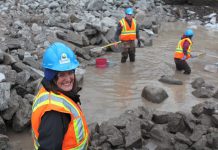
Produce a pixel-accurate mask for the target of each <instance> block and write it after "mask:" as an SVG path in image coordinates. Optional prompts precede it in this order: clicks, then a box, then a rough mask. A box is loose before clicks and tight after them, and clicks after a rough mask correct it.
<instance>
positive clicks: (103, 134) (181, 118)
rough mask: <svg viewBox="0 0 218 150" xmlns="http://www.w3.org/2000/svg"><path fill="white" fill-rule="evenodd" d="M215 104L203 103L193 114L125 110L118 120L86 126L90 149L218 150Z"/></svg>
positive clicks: (142, 108)
mask: <svg viewBox="0 0 218 150" xmlns="http://www.w3.org/2000/svg"><path fill="white" fill-rule="evenodd" d="M217 113H218V104H217V103H214V102H208V101H206V102H203V103H200V104H198V105H196V106H194V107H193V108H192V114H190V113H189V114H186V113H182V112H176V113H172V112H163V111H155V110H151V109H148V108H145V107H138V108H137V109H134V110H127V111H126V112H124V113H123V114H121V115H120V116H119V117H117V118H112V119H110V120H108V121H105V122H103V123H101V124H100V125H99V124H98V123H93V124H90V125H89V130H90V134H91V137H90V139H91V142H90V147H89V149H90V150H100V149H103V150H110V149H117V150H118V149H119V150H133V149H134V150H159V149H160V150H203V149H204V150H205V149H207V150H214V149H218V142H217V141H218V114H217Z"/></svg>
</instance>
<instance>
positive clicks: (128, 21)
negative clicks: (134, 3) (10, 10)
mask: <svg viewBox="0 0 218 150" xmlns="http://www.w3.org/2000/svg"><path fill="white" fill-rule="evenodd" d="M125 19H126V18H125ZM126 21H127V23H128V25H129V26H130V27H131V25H132V20H128V19H126ZM121 32H122V26H121V24H120V23H118V26H117V30H116V33H115V37H114V40H115V41H119V36H120V34H121ZM139 37H140V36H139V26H138V24H136V38H137V39H139Z"/></svg>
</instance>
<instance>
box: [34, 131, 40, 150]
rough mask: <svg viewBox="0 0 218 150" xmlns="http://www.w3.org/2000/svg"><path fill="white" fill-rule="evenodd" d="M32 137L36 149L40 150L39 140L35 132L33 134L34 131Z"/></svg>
mask: <svg viewBox="0 0 218 150" xmlns="http://www.w3.org/2000/svg"><path fill="white" fill-rule="evenodd" d="M32 136H33V139H34V140H33V142H34V148H35V150H38V149H39V142H38V139H37V138H36V136H35V134H34V132H33V130H32Z"/></svg>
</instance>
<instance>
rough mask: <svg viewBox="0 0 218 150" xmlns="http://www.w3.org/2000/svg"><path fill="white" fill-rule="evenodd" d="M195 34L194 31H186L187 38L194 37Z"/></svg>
mask: <svg viewBox="0 0 218 150" xmlns="http://www.w3.org/2000/svg"><path fill="white" fill-rule="evenodd" d="M193 35H194V32H193V31H192V29H188V30H186V31H185V36H193Z"/></svg>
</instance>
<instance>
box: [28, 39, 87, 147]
mask: <svg viewBox="0 0 218 150" xmlns="http://www.w3.org/2000/svg"><path fill="white" fill-rule="evenodd" d="M42 66H43V68H44V78H43V80H42V82H41V84H42V87H41V89H40V90H39V92H38V94H37V95H36V97H35V99H34V102H33V106H32V117H31V124H32V133H33V141H34V147H35V149H36V150H69V149H79V150H86V149H87V147H88V127H87V123H86V119H85V116H84V114H83V112H82V110H81V108H80V100H79V95H77V91H76V76H75V69H76V68H77V67H78V66H79V62H78V61H77V59H76V56H75V54H74V52H73V51H72V50H71V49H70V48H69V47H68V46H66V45H65V44H63V43H60V42H55V43H53V44H51V45H50V46H49V47H48V48H47V49H46V51H45V53H44V55H43V61H42Z"/></svg>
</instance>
